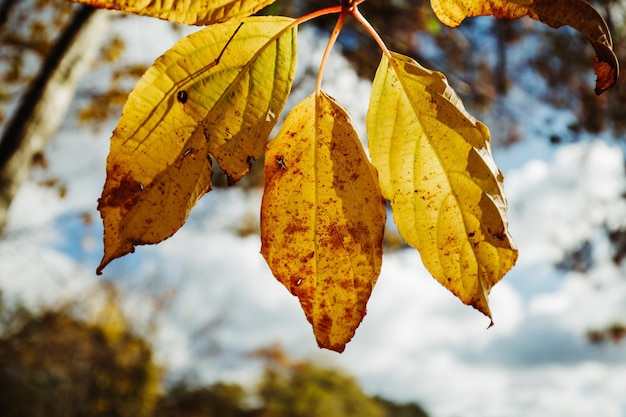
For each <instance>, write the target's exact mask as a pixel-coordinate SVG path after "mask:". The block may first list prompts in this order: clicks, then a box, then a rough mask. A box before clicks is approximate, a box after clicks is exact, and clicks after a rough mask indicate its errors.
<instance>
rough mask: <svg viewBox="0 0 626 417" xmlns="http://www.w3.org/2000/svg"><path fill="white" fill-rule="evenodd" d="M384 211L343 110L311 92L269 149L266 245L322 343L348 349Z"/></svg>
mask: <svg viewBox="0 0 626 417" xmlns="http://www.w3.org/2000/svg"><path fill="white" fill-rule="evenodd" d="M385 218H386V212H385V203H384V201H383V198H382V196H381V191H380V187H379V186H378V175H377V173H376V170H375V169H374V167H373V166H372V165H371V164H370V162H369V161H368V159H367V157H366V155H365V152H364V151H363V148H362V146H361V142H360V141H359V139H358V137H357V134H356V132H355V130H354V128H353V126H352V123H351V122H350V120H349V118H348V115H347V114H346V112H345V110H344V109H343V108H341V107H340V106H339V105H338V104H337V103H336V102H335V101H334V100H333V99H331V98H330V97H328V96H327V95H325V94H324V93H322V94H321V96H319V97H317V98H316V97H315V95H311V96H309V97H308V98H307V99H305V100H304V101H303V102H302V103H300V104H299V105H298V106H296V107H295V108H294V109H293V110H292V112H291V113H290V114H289V116H288V117H287V120H286V121H285V123H284V125H283V127H282V129H281V131H280V132H279V134H278V136H277V137H276V138H275V139H274V140H273V141H272V142H270V144H269V146H268V148H267V151H266V154H265V194H264V196H263V203H262V208H261V240H262V248H261V253H262V254H263V256H264V257H265V259H266V260H267V263H268V265H269V266H270V268H271V269H272V272H273V273H274V276H275V277H276V278H277V279H278V280H279V281H280V282H281V283H282V284H283V285H284V286H285V287H286V288H287V289H288V290H289V291H290V292H291V293H292V294H293V295H295V296H297V297H298V298H299V300H300V304H301V305H302V309H303V310H304V312H305V315H306V317H307V319H308V320H309V322H310V323H311V324H312V325H313V331H314V333H315V337H316V339H317V342H318V344H319V345H320V347H324V348H327V349H332V350H335V351H338V352H341V351H343V349H344V348H345V345H346V343H348V341H350V339H352V336H353V335H354V333H355V331H356V328H357V327H358V325H359V324H360V323H361V321H362V320H363V317H364V316H365V311H366V303H367V300H368V299H369V296H370V293H371V291H372V288H373V287H374V284H375V282H376V279H377V278H378V275H379V273H380V266H381V262H382V238H383V230H384V226H385Z"/></svg>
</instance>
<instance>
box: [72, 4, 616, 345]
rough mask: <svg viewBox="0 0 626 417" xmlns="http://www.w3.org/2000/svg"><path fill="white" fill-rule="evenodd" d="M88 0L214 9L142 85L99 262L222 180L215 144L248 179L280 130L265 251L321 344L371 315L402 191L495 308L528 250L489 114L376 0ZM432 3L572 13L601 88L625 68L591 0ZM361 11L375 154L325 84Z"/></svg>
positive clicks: (410, 216)
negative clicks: (300, 96) (305, 28)
mask: <svg viewBox="0 0 626 417" xmlns="http://www.w3.org/2000/svg"><path fill="white" fill-rule="evenodd" d="M80 2H83V3H87V4H91V5H94V6H98V7H107V8H114V9H120V10H125V11H128V12H133V13H137V14H147V15H150V16H155V17H158V18H163V19H169V20H172V21H175V22H179V23H186V24H197V25H207V24H208V25H209V26H208V27H206V28H204V29H201V30H199V31H198V32H196V33H193V34H191V35H189V36H188V37H186V38H183V39H182V40H181V41H179V42H178V43H177V44H176V45H174V47H172V48H171V49H170V50H168V51H166V52H165V53H164V54H163V55H162V56H161V57H159V58H158V59H157V60H156V61H155V63H154V65H153V66H152V67H150V68H149V69H148V70H147V71H146V73H145V74H144V75H143V76H142V78H141V79H140V81H139V82H138V83H137V85H136V86H135V89H134V90H133V92H132V93H131V94H130V96H129V97H128V100H127V102H126V105H125V107H124V111H123V113H122V117H121V119H120V121H119V123H118V125H117V127H116V129H115V131H114V132H113V136H112V138H111V150H110V153H109V157H108V159H107V180H106V183H105V186H104V190H103V193H102V197H101V198H100V200H99V204H98V209H99V210H100V213H101V216H102V218H103V222H104V228H105V234H104V244H105V253H104V257H103V259H102V262H101V263H100V265H99V267H98V270H97V271H98V273H100V272H101V271H102V269H103V268H104V267H105V266H106V265H107V264H108V263H109V262H110V261H112V260H113V259H115V258H118V257H120V256H123V255H125V254H127V253H130V252H133V251H134V248H135V246H137V245H141V244H150V243H157V242H160V241H162V240H163V239H166V238H168V237H170V236H171V235H172V234H174V233H175V232H176V230H178V229H179V228H180V227H181V226H182V225H183V223H184V222H185V220H186V218H187V216H188V214H189V212H190V210H191V209H192V207H193V206H194V205H195V203H196V202H197V201H198V200H199V199H200V198H201V197H202V196H203V195H204V194H206V193H207V192H209V191H210V190H211V187H212V176H213V161H214V160H215V161H216V162H217V164H218V165H219V166H220V168H221V169H222V170H223V171H224V172H225V173H226V175H227V179H228V183H229V184H234V183H236V182H237V181H239V180H240V179H241V178H242V177H243V176H244V175H245V174H246V173H247V172H248V171H249V169H250V165H251V163H252V162H253V161H255V160H257V159H258V158H259V157H260V156H261V154H262V152H263V150H264V148H265V157H264V161H265V192H264V197H263V202H262V205H261V242H262V246H261V253H262V255H263V256H264V257H265V259H266V261H267V263H268V265H269V267H270V269H271V270H272V272H273V273H274V275H275V277H276V278H277V279H278V280H279V281H280V282H281V283H282V284H283V285H284V286H285V287H286V288H287V289H288V290H289V292H291V293H292V294H293V295H295V296H297V297H298V299H299V300H300V303H301V305H302V308H303V310H304V313H305V315H306V317H307V319H308V321H309V322H310V323H311V325H312V326H313V331H314V333H315V336H316V339H317V342H318V344H319V345H320V346H321V347H325V348H328V349H332V350H336V351H339V352H341V351H343V349H344V348H345V345H346V343H347V342H348V341H349V340H350V339H351V338H352V337H353V335H354V333H355V331H356V328H357V327H358V325H359V324H360V322H361V321H362V319H363V317H364V316H365V313H366V304H367V301H368V299H369V297H370V294H371V292H372V289H373V287H374V285H375V283H376V280H377V278H378V275H379V273H380V269H381V264H382V241H383V231H384V226H385V222H386V216H387V209H386V202H388V203H389V205H390V207H391V213H392V215H393V219H394V222H395V223H396V225H397V227H398V230H399V232H400V234H401V235H402V237H403V239H404V240H405V241H406V242H407V243H408V244H409V245H410V246H413V247H415V248H416V249H417V250H418V251H419V252H420V254H421V257H422V261H423V263H424V265H425V266H426V268H427V269H428V271H429V272H430V273H431V274H432V275H433V277H434V278H435V279H436V280H437V281H438V282H440V283H441V284H442V285H444V286H445V287H446V288H448V289H449V290H450V291H451V292H452V293H453V294H454V295H456V296H457V297H458V298H459V299H460V300H461V301H462V302H463V303H465V304H468V305H471V306H473V307H474V308H476V309H478V310H479V311H481V312H482V313H483V314H485V315H486V316H487V317H489V318H491V312H490V309H489V305H488V300H487V298H488V294H489V292H490V290H491V288H492V287H493V285H495V284H496V283H497V282H498V281H499V280H501V279H502V277H503V276H504V275H505V274H506V273H507V272H508V271H509V270H510V269H511V268H512V267H513V265H514V264H515V261H516V259H517V256H518V255H517V249H516V247H515V245H514V243H513V241H512V238H511V236H510V235H509V232H508V222H507V216H506V210H507V203H506V199H505V197H504V193H503V176H502V173H501V172H500V170H499V169H498V168H497V166H496V164H495V162H494V160H493V157H492V154H491V145H490V141H491V136H490V133H489V130H488V129H487V127H486V126H485V125H484V124H483V123H481V122H480V121H478V120H476V119H475V118H474V117H473V116H472V115H470V114H469V113H468V112H467V111H466V110H465V107H464V105H463V103H462V101H461V99H460V98H459V96H458V95H457V94H456V93H455V92H454V90H453V89H452V88H451V87H450V85H449V84H448V81H447V79H446V77H445V76H444V75H443V74H441V73H440V72H437V71H433V70H431V69H428V68H426V67H424V66H422V65H421V64H420V63H418V62H417V61H415V60H414V59H412V58H411V57H408V56H406V55H403V54H400V53H397V52H393V51H390V50H389V49H388V48H387V46H386V45H385V43H384V41H383V39H382V37H381V36H380V35H379V34H378V32H377V31H376V30H375V29H374V28H373V27H372V25H371V23H370V22H369V21H368V20H367V19H366V18H365V17H364V15H363V14H361V11H360V9H359V6H360V5H361V4H362V3H364V0H343V1H342V2H341V5H336V6H329V7H326V8H321V9H319V10H316V11H313V12H311V13H308V14H306V15H304V16H302V17H299V18H297V19H293V18H287V17H281V16H250V15H251V14H252V13H255V12H257V11H259V10H261V9H262V8H263V7H265V6H267V5H268V4H270V3H272V1H271V0H246V1H234V0H218V1H215V0H197V1H192V2H184V3H181V2H178V3H172V4H169V5H168V6H163V5H162V4H161V3H149V4H148V5H147V6H146V7H143V6H142V7H141V8H140V7H138V6H135V5H134V4H129V3H128V2H126V1H122V0H80ZM431 6H432V9H433V11H434V13H435V15H436V16H437V18H438V19H439V20H440V21H441V22H442V23H443V24H445V25H448V26H451V27H456V26H458V25H459V24H460V23H461V22H462V21H463V20H464V19H465V18H466V17H471V16H479V15H491V16H494V17H497V18H507V19H517V18H520V17H523V16H530V17H531V18H533V19H536V20H539V21H541V22H543V23H545V24H547V25H548V26H550V27H554V28H556V27H560V26H563V25H568V26H571V27H573V28H574V29H576V30H578V31H579V32H580V33H582V34H583V35H584V36H586V38H587V39H588V40H589V41H590V43H591V45H592V47H593V49H594V51H595V53H596V56H595V58H594V61H593V68H594V71H595V73H596V75H597V81H596V88H595V92H596V94H600V93H602V92H604V91H605V90H607V89H608V88H610V87H611V86H612V85H613V84H614V83H615V82H616V80H617V77H618V63H617V58H616V56H615V54H614V52H613V49H612V47H613V44H612V40H611V34H610V31H609V28H608V26H607V24H606V22H605V21H604V20H603V18H602V17H601V16H600V14H599V13H598V12H597V11H596V10H595V9H594V8H593V7H592V6H590V5H589V4H588V3H587V2H585V1H583V0H558V1H553V0H550V1H548V0H535V1H532V2H523V1H519V0H514V1H508V0H453V1H449V0H447V1H442V0H432V1H431ZM330 15H336V16H337V21H336V24H335V27H334V29H333V31H332V33H331V35H330V37H329V41H328V45H327V48H326V51H325V53H324V56H323V58H322V62H321V64H320V71H319V74H318V78H317V85H316V88H315V91H313V92H312V93H311V95H310V96H309V97H307V98H306V99H305V100H303V101H302V102H301V103H299V104H298V105H296V106H295V107H294V108H293V109H292V110H291V111H290V113H289V115H288V116H287V118H286V120H285V122H284V123H283V125H282V126H281V128H280V130H279V132H278V134H277V135H276V137H274V138H273V140H272V141H271V142H270V143H269V144H268V145H267V146H266V142H267V141H268V139H269V136H270V134H271V132H272V130H273V128H274V126H275V124H276V123H277V121H278V116H279V115H280V113H281V111H282V109H283V107H284V105H285V102H286V99H287V96H288V95H289V93H290V90H291V86H292V82H293V77H294V72H295V57H296V55H295V53H296V48H297V30H296V29H297V27H298V26H299V25H301V24H303V23H305V22H307V21H310V20H313V19H316V18H321V17H323V16H330ZM349 18H351V19H353V20H354V21H355V22H357V24H358V25H360V27H361V28H362V29H363V30H364V31H365V32H366V33H367V34H368V35H369V36H371V37H372V39H373V40H374V41H375V42H376V44H377V45H378V46H379V47H380V50H381V52H382V59H381V61H380V63H379V65H378V68H377V70H376V74H375V76H374V79H373V87H372V93H371V96H370V102H369V110H368V114H367V121H366V125H367V126H366V127H367V133H368V146H369V155H368V154H366V152H365V150H364V149H363V147H362V144H361V140H360V139H359V137H358V135H357V133H356V130H355V128H354V126H353V124H352V121H351V120H350V117H349V115H348V112H347V111H346V110H345V109H344V108H343V107H342V106H341V105H340V104H339V103H338V102H337V101H336V100H335V99H334V98H332V97H330V96H329V95H327V94H326V93H325V92H324V91H323V89H322V80H323V74H324V68H325V64H326V60H327V59H328V56H329V54H330V51H331V50H332V47H333V45H334V43H335V41H336V39H337V38H338V36H339V34H340V32H341V31H342V29H343V27H344V24H345V22H346V21H347V20H348V19H349Z"/></svg>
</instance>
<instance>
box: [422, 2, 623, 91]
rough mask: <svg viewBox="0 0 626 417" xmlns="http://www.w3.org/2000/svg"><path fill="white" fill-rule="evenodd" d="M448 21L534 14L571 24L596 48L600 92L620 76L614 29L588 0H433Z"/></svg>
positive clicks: (547, 20)
mask: <svg viewBox="0 0 626 417" xmlns="http://www.w3.org/2000/svg"><path fill="white" fill-rule="evenodd" d="M431 5H432V8H433V11H434V12H435V14H436V15H437V17H438V18H439V20H441V21H442V22H443V23H444V24H446V25H448V26H451V27H456V26H458V25H460V24H461V22H462V21H463V19H465V18H466V17H470V16H488V15H492V16H494V17H498V18H507V19H517V18H520V17H523V16H530V17H531V18H533V19H536V20H539V21H541V22H543V23H545V24H547V25H549V26H551V27H553V28H558V27H561V26H564V25H567V26H571V27H572V28H574V29H576V30H577V31H579V32H580V33H582V34H583V35H585V36H586V37H587V39H588V40H589V42H591V44H592V45H593V48H594V50H595V52H596V57H595V59H594V71H595V73H596V76H597V80H596V88H595V91H596V94H601V93H602V92H604V91H606V90H607V89H609V88H611V87H612V86H613V85H614V84H615V83H616V82H617V77H618V76H619V63H618V60H617V56H616V55H615V53H614V52H613V41H612V39H611V32H610V30H609V27H608V25H607V24H606V21H605V20H604V19H603V18H602V16H601V15H600V13H598V11H597V10H596V9H595V8H594V7H593V6H592V5H590V4H589V3H587V1H585V0H431Z"/></svg>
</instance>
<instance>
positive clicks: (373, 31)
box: [350, 0, 393, 62]
mask: <svg viewBox="0 0 626 417" xmlns="http://www.w3.org/2000/svg"><path fill="white" fill-rule="evenodd" d="M362 1H364V0H361V1H359V0H357V4H359V3H361V2H362ZM350 14H351V15H352V16H353V17H354V18H355V19H356V20H357V22H359V23H360V24H361V25H362V26H363V27H364V28H365V29H366V30H367V32H368V33H369V34H370V36H371V37H372V39H374V41H376V43H377V44H378V47H379V48H380V50H381V51H382V52H383V54H385V56H387V58H388V59H389V61H390V62H393V57H392V56H391V52H390V51H389V49H387V45H385V42H384V41H383V39H382V38H381V37H380V35H379V34H378V32H376V29H374V28H373V27H372V25H371V24H370V22H368V21H367V19H366V18H365V17H364V16H363V15H362V14H361V12H360V11H359V9H358V8H357V7H356V6H355V7H353V8H352V10H351V12H350Z"/></svg>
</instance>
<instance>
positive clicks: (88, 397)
mask: <svg viewBox="0 0 626 417" xmlns="http://www.w3.org/2000/svg"><path fill="white" fill-rule="evenodd" d="M18 311H19V312H20V313H19V314H18V315H17V316H16V315H15V314H14V313H9V314H7V313H6V310H5V312H4V313H3V314H2V317H3V319H4V320H3V322H5V323H6V322H9V321H12V322H13V323H14V325H12V326H8V327H7V326H5V329H4V330H5V333H4V334H3V335H2V336H1V337H0V387H2V389H0V415H1V416H3V417H23V416H28V417H38V416H46V417H55V416H59V417H83V416H84V417H87V416H90V417H96V416H106V417H123V416H128V417H142V416H149V415H151V413H152V410H153V407H154V404H155V402H156V399H157V395H158V392H159V391H158V389H159V385H160V372H159V370H158V368H157V367H156V365H155V364H154V362H153V359H152V348H151V346H150V345H149V344H148V343H147V342H146V341H145V340H143V339H142V338H140V337H138V336H136V335H135V334H133V333H132V332H130V331H129V330H128V328H127V327H126V324H125V322H124V321H120V320H118V319H116V320H113V321H108V322H106V323H105V322H101V323H89V322H86V321H82V320H78V319H76V318H73V317H72V316H70V315H69V314H68V313H66V312H64V311H48V312H45V313H43V314H42V315H41V316H32V314H26V313H25V310H24V309H19V310H18ZM7 316H13V319H12V320H8V319H7ZM115 316H117V315H116V314H115ZM117 318H119V317H117ZM15 323H18V324H19V325H15Z"/></svg>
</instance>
